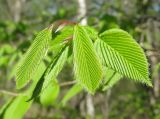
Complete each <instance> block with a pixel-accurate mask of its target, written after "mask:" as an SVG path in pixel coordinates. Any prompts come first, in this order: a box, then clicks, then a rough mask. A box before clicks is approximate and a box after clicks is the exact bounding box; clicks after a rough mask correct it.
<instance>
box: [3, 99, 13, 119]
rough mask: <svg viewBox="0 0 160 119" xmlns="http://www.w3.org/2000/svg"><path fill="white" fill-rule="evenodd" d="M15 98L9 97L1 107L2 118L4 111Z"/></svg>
mask: <svg viewBox="0 0 160 119" xmlns="http://www.w3.org/2000/svg"><path fill="white" fill-rule="evenodd" d="M12 101H13V98H11V99H9V100H8V101H7V102H6V103H5V104H4V105H3V106H2V107H1V108H0V119H3V116H4V113H5V111H6V110H7V108H8V107H9V106H10V104H12Z"/></svg>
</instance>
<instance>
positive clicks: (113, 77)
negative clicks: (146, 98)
mask: <svg viewBox="0 0 160 119" xmlns="http://www.w3.org/2000/svg"><path fill="white" fill-rule="evenodd" d="M105 74H106V76H105V77H104V85H103V89H102V90H103V91H105V90H107V89H109V88H111V87H113V85H115V84H116V83H117V82H118V81H119V80H120V79H121V78H122V77H123V76H122V75H121V74H119V73H117V72H115V71H113V70H111V69H108V68H107V69H106V71H105Z"/></svg>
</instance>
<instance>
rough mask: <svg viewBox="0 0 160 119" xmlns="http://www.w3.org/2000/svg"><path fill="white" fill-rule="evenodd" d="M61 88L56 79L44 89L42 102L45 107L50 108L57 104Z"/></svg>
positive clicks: (41, 97) (41, 96)
mask: <svg viewBox="0 0 160 119" xmlns="http://www.w3.org/2000/svg"><path fill="white" fill-rule="evenodd" d="M59 90H60V87H59V85H58V82H57V80H56V79H54V80H52V82H50V84H49V85H48V87H47V88H46V89H44V90H43V91H42V93H41V95H40V102H41V103H42V104H43V105H44V106H49V105H51V104H53V103H55V100H56V99H57V97H58V94H59Z"/></svg>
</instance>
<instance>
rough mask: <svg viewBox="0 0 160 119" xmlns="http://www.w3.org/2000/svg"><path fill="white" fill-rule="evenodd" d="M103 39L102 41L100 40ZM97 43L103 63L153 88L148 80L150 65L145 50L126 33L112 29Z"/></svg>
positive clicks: (103, 34)
mask: <svg viewBox="0 0 160 119" xmlns="http://www.w3.org/2000/svg"><path fill="white" fill-rule="evenodd" d="M100 39H101V40H100ZM100 39H99V40H97V41H96V43H98V44H99V45H100V46H99V47H100V48H98V49H97V50H100V51H99V52H102V54H101V56H100V57H101V58H102V59H103V63H104V64H105V65H106V66H107V67H109V68H111V69H113V70H115V71H117V72H119V73H120V74H122V75H124V76H126V77H128V78H130V79H134V80H136V81H140V82H142V83H146V84H147V85H149V86H152V84H151V81H150V80H149V78H148V75H149V74H148V63H147V59H146V57H145V54H144V52H143V50H142V49H141V48H140V46H139V45H138V44H137V43H136V41H135V40H134V39H133V38H132V37H131V36H130V35H129V34H128V33H127V32H125V31H123V30H120V29H111V30H108V31H105V32H104V33H102V34H100Z"/></svg>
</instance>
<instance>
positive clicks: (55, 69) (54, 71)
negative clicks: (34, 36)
mask: <svg viewBox="0 0 160 119" xmlns="http://www.w3.org/2000/svg"><path fill="white" fill-rule="evenodd" d="M68 50H69V47H66V48H65V49H64V51H63V52H62V53H61V54H60V56H59V58H58V59H57V61H55V65H54V67H53V68H52V69H51V70H50V72H49V73H48V75H46V76H45V81H44V83H43V87H42V90H43V89H45V88H46V87H47V86H48V84H49V83H50V82H52V81H53V80H54V79H55V78H56V77H57V75H58V74H59V72H60V71H61V70H62V68H63V66H64V64H65V62H66V60H67V57H68Z"/></svg>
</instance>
